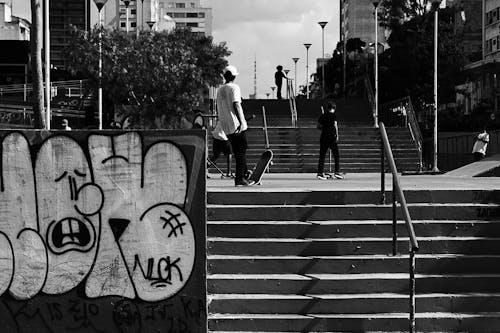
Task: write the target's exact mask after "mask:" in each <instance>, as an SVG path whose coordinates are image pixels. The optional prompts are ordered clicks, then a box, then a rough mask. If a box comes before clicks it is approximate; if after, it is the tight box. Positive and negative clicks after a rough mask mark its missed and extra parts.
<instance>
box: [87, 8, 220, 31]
mask: <svg viewBox="0 0 500 333" xmlns="http://www.w3.org/2000/svg"><path fill="white" fill-rule="evenodd" d="M102 16H103V23H104V25H105V26H106V27H108V28H117V29H121V30H124V31H129V32H134V31H135V32H136V31H138V30H146V29H147V30H149V29H152V30H155V31H164V30H170V29H172V28H174V27H176V26H177V27H189V28H190V29H191V30H192V31H193V32H194V33H203V34H205V35H207V36H210V35H212V9H211V8H206V7H203V5H202V3H201V0H131V1H128V2H127V3H125V1H123V0H109V1H108V2H107V3H106V5H105V6H104V8H103V9H102ZM97 23H98V13H97V9H96V8H95V6H93V8H92V12H91V24H92V25H95V24H97Z"/></svg>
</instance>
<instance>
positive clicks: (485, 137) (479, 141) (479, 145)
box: [472, 127, 490, 162]
mask: <svg viewBox="0 0 500 333" xmlns="http://www.w3.org/2000/svg"><path fill="white" fill-rule="evenodd" d="M489 142H490V135H489V134H488V132H486V127H484V128H483V131H482V132H481V133H479V134H478V135H477V137H476V142H475V143H474V147H472V155H473V157H474V162H477V161H480V160H482V159H483V158H484V157H485V156H486V148H488V143H489Z"/></svg>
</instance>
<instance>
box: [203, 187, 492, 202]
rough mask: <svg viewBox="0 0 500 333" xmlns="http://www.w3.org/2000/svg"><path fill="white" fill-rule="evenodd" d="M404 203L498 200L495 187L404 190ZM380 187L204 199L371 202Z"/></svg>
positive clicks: (216, 193) (216, 194) (210, 194)
mask: <svg viewBox="0 0 500 333" xmlns="http://www.w3.org/2000/svg"><path fill="white" fill-rule="evenodd" d="M387 187H388V189H387V191H386V198H387V200H390V198H391V197H392V192H391V191H390V183H389V184H387ZM404 193H405V198H406V202H407V203H498V204H500V191H495V190H457V191H455V190H435V191H428V190H405V192H404ZM380 198H381V196H380V191H362V190H359V191H355V190H350V191H336V190H324V191H313V190H307V191H286V192H281V191H277V190H274V191H266V192H241V191H237V190H236V189H235V190H233V191H229V192H228V191H217V190H210V191H209V192H208V193H207V203H208V204H209V205H210V204H219V205H226V204H228V205H237V204H243V205H252V204H254V205H315V204H317V205H328V204H330V205H335V204H336V205H339V204H373V203H377V202H380Z"/></svg>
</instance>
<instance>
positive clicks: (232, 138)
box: [227, 132, 247, 184]
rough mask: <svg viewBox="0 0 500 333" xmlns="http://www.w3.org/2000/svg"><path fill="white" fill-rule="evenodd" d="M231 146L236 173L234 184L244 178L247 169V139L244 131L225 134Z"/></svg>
mask: <svg viewBox="0 0 500 333" xmlns="http://www.w3.org/2000/svg"><path fill="white" fill-rule="evenodd" d="M227 137H228V139H229V142H230V143H231V147H232V149H233V153H234V158H235V160H236V174H235V178H234V181H235V184H238V183H239V182H241V181H243V179H244V178H245V171H246V170H247V158H246V150H247V139H246V134H245V132H242V133H238V134H231V135H228V136H227Z"/></svg>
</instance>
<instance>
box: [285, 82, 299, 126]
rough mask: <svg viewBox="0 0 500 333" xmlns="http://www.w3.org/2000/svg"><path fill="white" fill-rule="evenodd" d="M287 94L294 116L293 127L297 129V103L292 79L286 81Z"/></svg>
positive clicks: (291, 112)
mask: <svg viewBox="0 0 500 333" xmlns="http://www.w3.org/2000/svg"><path fill="white" fill-rule="evenodd" d="M286 93H287V96H288V101H289V104H290V114H291V116H292V126H293V127H297V104H296V102H295V91H293V82H292V79H288V78H287V79H286Z"/></svg>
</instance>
